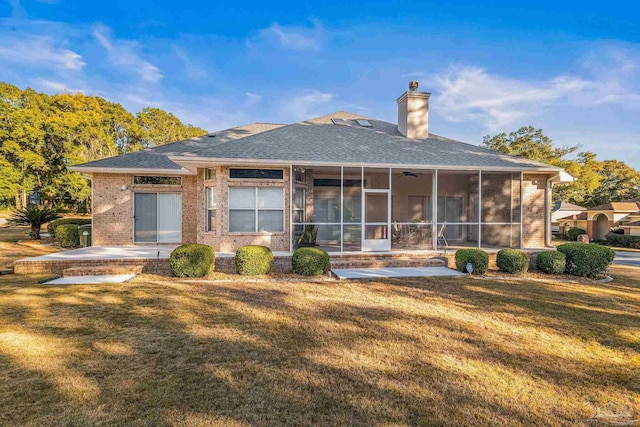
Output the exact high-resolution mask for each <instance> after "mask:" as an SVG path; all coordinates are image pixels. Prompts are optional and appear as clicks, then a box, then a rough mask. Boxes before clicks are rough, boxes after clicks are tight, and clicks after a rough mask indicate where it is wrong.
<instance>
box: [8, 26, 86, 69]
mask: <svg viewBox="0 0 640 427" xmlns="http://www.w3.org/2000/svg"><path fill="white" fill-rule="evenodd" d="M0 58H2V59H3V60H4V61H6V62H8V63H16V64H29V65H31V66H39V67H46V68H51V67H53V68H58V69H65V70H73V71H78V70H81V69H82V68H83V67H84V66H85V65H86V64H85V62H84V60H83V58H82V56H81V55H79V54H77V53H76V52H74V51H72V50H71V49H67V48H66V47H63V46H61V42H59V41H56V40H55V39H53V38H52V37H49V36H24V35H22V36H21V37H20V38H18V37H7V38H4V39H3V40H2V45H0Z"/></svg>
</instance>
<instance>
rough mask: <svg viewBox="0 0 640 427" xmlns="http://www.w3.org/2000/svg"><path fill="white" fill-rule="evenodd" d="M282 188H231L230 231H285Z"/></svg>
mask: <svg viewBox="0 0 640 427" xmlns="http://www.w3.org/2000/svg"><path fill="white" fill-rule="evenodd" d="M283 222H284V191H283V189H282V188H260V187H231V188H229V232H231V233H255V232H267V233H280V232H282V231H284V224H283Z"/></svg>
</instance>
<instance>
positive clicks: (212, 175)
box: [204, 168, 216, 181]
mask: <svg viewBox="0 0 640 427" xmlns="http://www.w3.org/2000/svg"><path fill="white" fill-rule="evenodd" d="M204 179H206V180H207V181H213V180H215V179H216V170H215V169H214V168H207V169H205V170H204Z"/></svg>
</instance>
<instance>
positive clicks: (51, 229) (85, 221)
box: [47, 218, 91, 237]
mask: <svg viewBox="0 0 640 427" xmlns="http://www.w3.org/2000/svg"><path fill="white" fill-rule="evenodd" d="M65 224H73V225H89V224H91V218H61V219H56V220H55V221H51V222H50V223H49V224H47V233H49V234H51V236H52V237H55V236H56V228H57V227H58V226H60V225H65Z"/></svg>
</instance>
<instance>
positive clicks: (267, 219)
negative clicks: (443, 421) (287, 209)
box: [258, 211, 283, 233]
mask: <svg viewBox="0 0 640 427" xmlns="http://www.w3.org/2000/svg"><path fill="white" fill-rule="evenodd" d="M282 221H283V218H282V211H258V231H266V232H269V233H277V232H282V231H283V224H282Z"/></svg>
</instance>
